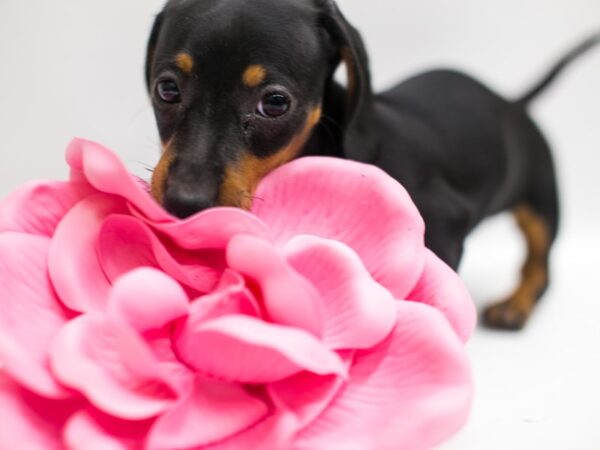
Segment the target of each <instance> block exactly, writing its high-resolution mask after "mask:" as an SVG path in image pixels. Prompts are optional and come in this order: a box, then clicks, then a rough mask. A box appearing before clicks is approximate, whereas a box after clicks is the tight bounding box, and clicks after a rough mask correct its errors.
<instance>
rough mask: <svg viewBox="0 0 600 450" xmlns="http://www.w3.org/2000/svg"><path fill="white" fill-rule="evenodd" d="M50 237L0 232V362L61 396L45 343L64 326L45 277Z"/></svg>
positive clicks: (19, 376) (12, 372) (40, 391)
mask: <svg viewBox="0 0 600 450" xmlns="http://www.w3.org/2000/svg"><path fill="white" fill-rule="evenodd" d="M49 246H50V239H48V238H46V237H42V236H34V235H29V234H21V233H2V234H0V255H2V257H0V361H2V363H3V364H4V368H3V370H5V371H6V372H8V373H9V374H10V375H11V376H12V377H14V378H15V379H17V380H18V381H19V382H20V383H22V384H24V385H25V386H27V387H28V388H29V389H31V390H33V391H34V392H37V393H38V394H40V395H44V396H47V397H53V398H54V397H63V396H65V395H67V393H66V391H65V389H64V388H62V387H61V386H60V385H59V384H58V383H57V382H56V381H55V379H54V377H53V376H52V375H51V373H50V371H49V370H48V352H49V345H50V342H51V341H52V339H53V338H54V336H55V335H56V334H57V333H58V331H59V330H60V328H61V327H62V326H63V325H64V324H65V323H66V322H67V319H68V316H67V313H66V311H64V310H63V308H62V307H61V305H60V303H59V301H58V299H57V298H56V296H55V294H54V291H53V289H52V286H51V284H50V280H49V279H48V274H47V258H48V248H49Z"/></svg>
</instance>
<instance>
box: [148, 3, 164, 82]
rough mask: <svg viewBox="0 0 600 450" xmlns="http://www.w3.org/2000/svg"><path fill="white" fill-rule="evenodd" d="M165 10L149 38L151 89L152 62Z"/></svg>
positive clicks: (158, 18)
mask: <svg viewBox="0 0 600 450" xmlns="http://www.w3.org/2000/svg"><path fill="white" fill-rule="evenodd" d="M163 17H164V12H161V13H160V14H158V15H157V16H156V19H155V20H154V25H152V31H150V38H149V39H148V46H147V49H146V87H147V88H148V91H150V89H151V86H150V77H151V75H152V63H153V62H154V52H155V50H156V44H157V43H158V36H159V34H160V29H161V27H162V23H163Z"/></svg>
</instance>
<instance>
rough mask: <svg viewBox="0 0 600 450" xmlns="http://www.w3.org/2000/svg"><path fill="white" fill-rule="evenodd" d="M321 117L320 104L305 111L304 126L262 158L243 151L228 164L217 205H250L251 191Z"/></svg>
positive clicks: (301, 142) (294, 150)
mask: <svg viewBox="0 0 600 450" xmlns="http://www.w3.org/2000/svg"><path fill="white" fill-rule="evenodd" d="M320 119H321V106H317V107H315V108H314V109H312V110H311V112H310V113H309V114H308V115H307V118H306V122H305V124H304V127H303V128H302V130H300V132H299V133H297V134H296V135H295V136H294V137H293V138H292V140H291V141H290V142H289V144H287V145H286V146H284V147H282V148H281V149H279V150H278V151H277V152H275V153H274V154H272V155H270V156H267V157H265V158H259V157H258V156H256V155H253V154H252V153H250V152H246V153H245V154H244V155H243V157H242V158H241V160H239V161H237V163H235V164H234V165H233V166H230V167H227V168H226V169H225V177H224V180H223V183H222V184H221V189H220V192H219V199H218V203H219V205H220V206H237V207H239V208H243V209H246V210H249V209H250V208H251V207H252V195H253V194H254V191H255V190H256V187H257V186H258V183H259V182H260V180H262V179H263V178H264V177H265V176H266V175H267V174H268V173H269V172H271V171H272V170H274V169H276V168H277V167H279V166H281V165H283V164H285V163H286V162H289V161H291V160H292V159H294V158H295V157H296V156H298V153H299V152H300V150H301V149H302V146H303V145H304V144H305V143H306V141H307V140H308V138H309V137H310V135H311V132H312V131H313V128H314V127H315V125H316V124H317V123H318V122H319V120H320Z"/></svg>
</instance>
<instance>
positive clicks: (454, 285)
mask: <svg viewBox="0 0 600 450" xmlns="http://www.w3.org/2000/svg"><path fill="white" fill-rule="evenodd" d="M407 300H411V301H415V302H419V303H425V304H427V305H430V306H433V307H434V308H437V309H439V310H440V311H441V312H442V313H444V315H445V316H446V318H447V319H448V320H449V321H450V324H451V325H452V327H453V328H454V331H456V334H458V336H459V337H460V338H461V339H462V341H463V342H466V341H467V340H468V339H469V337H470V336H471V333H472V332H473V329H474V328H475V323H476V322H477V312H476V310H475V304H474V303H473V300H472V299H471V295H470V294H469V291H468V290H467V288H466V287H465V285H464V283H463V282H462V280H461V278H460V277H459V276H458V274H457V273H456V272H454V271H453V270H452V269H451V268H450V267H449V266H448V265H446V263H444V262H443V261H442V260H441V259H440V258H438V257H437V256H436V255H435V254H434V253H433V252H431V251H430V250H427V253H426V255H425V268H424V269H423V273H422V274H421V278H420V279H419V281H418V282H417V284H416V286H415V288H414V289H413V291H412V292H411V293H410V294H409V295H408V297H407Z"/></svg>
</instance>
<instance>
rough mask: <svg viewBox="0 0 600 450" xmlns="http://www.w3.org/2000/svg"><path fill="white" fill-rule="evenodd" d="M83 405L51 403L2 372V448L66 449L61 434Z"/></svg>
mask: <svg viewBox="0 0 600 450" xmlns="http://www.w3.org/2000/svg"><path fill="white" fill-rule="evenodd" d="M79 407H81V402H80V401H78V400H49V399H47V398H44V397H39V396H37V395H36V394H34V393H32V392H30V391H28V390H27V389H24V388H22V387H20V386H18V385H17V384H16V383H15V382H14V381H13V380H11V379H9V378H8V377H6V375H5V374H3V373H2V372H0V449H2V450H12V449H17V448H18V449H27V450H62V449H64V445H63V443H62V439H61V434H62V429H63V426H64V424H65V422H66V421H67V419H68V417H69V416H70V415H71V414H73V413H74V412H75V411H76V410H77V409H78V408H79Z"/></svg>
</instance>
